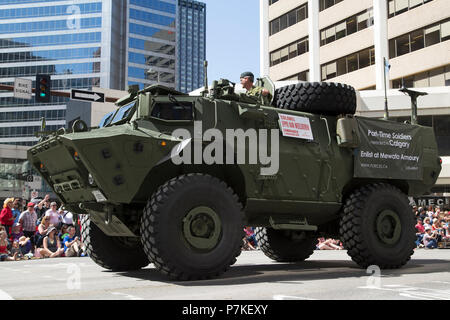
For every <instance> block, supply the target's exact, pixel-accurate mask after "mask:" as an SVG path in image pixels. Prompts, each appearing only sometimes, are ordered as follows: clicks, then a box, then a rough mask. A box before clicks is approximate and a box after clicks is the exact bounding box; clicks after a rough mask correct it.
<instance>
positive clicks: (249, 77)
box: [240, 72, 271, 102]
mask: <svg viewBox="0 0 450 320" xmlns="http://www.w3.org/2000/svg"><path fill="white" fill-rule="evenodd" d="M240 78H241V85H242V87H243V88H244V89H246V90H247V94H248V95H249V96H256V97H260V96H261V95H262V96H263V99H264V101H265V102H266V101H270V100H271V96H270V93H269V90H267V89H265V88H263V87H256V86H254V85H253V82H254V81H255V76H254V75H253V73H251V72H244V73H242V74H241V77H240Z"/></svg>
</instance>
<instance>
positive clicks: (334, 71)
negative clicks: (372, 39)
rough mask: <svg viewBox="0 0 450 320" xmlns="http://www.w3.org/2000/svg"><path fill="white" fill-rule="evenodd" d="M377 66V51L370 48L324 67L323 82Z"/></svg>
mask: <svg viewBox="0 0 450 320" xmlns="http://www.w3.org/2000/svg"><path fill="white" fill-rule="evenodd" d="M374 64H375V49H374V48H373V47H372V48H368V49H365V50H362V51H359V52H357V53H353V54H350V55H348V56H345V57H342V58H340V59H338V60H336V61H333V62H331V63H327V64H324V65H322V81H325V80H329V79H332V78H335V77H338V76H341V75H344V74H346V73H349V72H353V71H356V70H359V69H362V68H366V67H368V66H371V65H374Z"/></svg>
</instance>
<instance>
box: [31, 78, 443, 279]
mask: <svg viewBox="0 0 450 320" xmlns="http://www.w3.org/2000/svg"><path fill="white" fill-rule="evenodd" d="M259 85H261V86H265V87H266V88H268V89H269V91H270V92H271V93H272V97H273V98H272V101H271V102H270V105H263V102H262V101H263V99H260V98H258V97H251V96H248V95H246V94H243V93H237V92H235V87H234V84H232V83H231V82H229V81H227V80H220V81H214V82H213V86H212V87H211V88H207V89H205V90H204V91H203V92H202V93H201V94H199V95H196V96H192V95H186V94H183V93H180V92H177V91H175V90H172V89H170V88H166V87H164V86H161V85H153V86H150V87H148V88H146V89H145V90H142V91H137V90H136V91H130V94H129V95H128V96H126V97H124V98H123V99H121V100H119V101H118V102H117V106H118V109H117V110H116V111H115V112H113V113H111V114H108V115H106V116H105V118H104V119H103V120H102V123H101V124H100V126H99V127H98V128H88V127H87V126H86V124H85V123H84V122H82V121H77V122H76V123H74V125H73V128H72V129H70V130H65V129H60V130H59V131H58V132H56V133H55V134H53V135H51V136H48V137H45V138H43V140H42V141H41V142H40V143H39V144H37V145H36V146H34V147H32V148H31V149H30V150H29V153H28V158H29V161H30V162H31V163H32V165H33V166H34V167H35V168H36V170H38V171H39V172H40V174H41V175H42V177H43V178H44V179H45V180H46V181H47V183H48V184H49V185H50V186H51V187H52V188H53V190H54V192H55V193H56V194H57V195H58V196H59V198H60V200H61V201H62V202H64V204H65V205H66V207H67V209H68V210H71V211H72V212H74V213H77V214H81V215H82V219H81V220H82V237H83V241H84V242H85V244H86V245H87V251H88V254H89V256H90V257H91V258H92V259H93V260H94V261H95V262H96V263H97V264H99V265H101V266H102V267H104V268H106V269H111V270H133V269H139V268H142V267H145V266H147V265H148V264H149V263H153V264H154V265H155V266H156V268H157V269H158V270H159V271H160V272H162V273H163V274H165V275H167V276H169V277H170V278H173V279H181V280H188V279H191V280H193V279H204V278H210V277H215V276H218V275H220V274H221V273H223V272H225V271H226V270H227V269H228V268H229V267H230V266H231V265H232V264H233V263H234V262H235V261H236V258H237V256H239V254H240V252H241V247H242V244H243V236H244V233H243V228H244V226H253V227H255V228H256V237H257V240H258V241H259V245H260V247H261V249H262V251H263V252H264V253H265V254H266V255H267V256H269V257H270V258H272V259H274V260H276V261H285V262H298V261H303V260H305V259H307V258H308V257H309V256H310V255H311V254H312V253H313V250H314V248H315V246H316V243H317V238H318V237H319V236H326V237H333V238H340V239H342V241H343V243H344V246H345V248H346V249H347V251H348V254H349V255H350V256H351V258H352V259H353V260H354V261H355V262H356V263H357V264H358V265H360V266H361V267H367V266H369V265H378V266H379V267H381V268H397V267H400V266H402V265H404V264H405V263H406V262H407V261H408V260H409V259H410V257H411V255H412V254H413V249H414V247H415V244H414V241H415V229H414V225H415V222H414V215H413V214H412V211H411V208H410V206H409V202H408V196H415V195H421V194H423V193H425V192H427V191H429V189H430V188H431V187H432V186H433V184H434V183H435V182H436V179H437V177H438V175H439V173H440V170H441V164H440V158H439V156H438V150H437V145H436V141H435V137H434V133H433V130H432V128H428V127H423V126H419V125H412V124H404V123H396V122H392V121H383V120H377V119H367V118H363V117H357V116H355V115H354V114H355V109H356V96H355V91H354V89H353V88H351V87H349V86H346V85H341V84H334V83H297V84H293V85H289V86H285V87H282V88H279V89H276V90H275V89H274V85H273V83H272V82H271V81H270V79H268V78H264V79H259ZM266 104H267V103H266Z"/></svg>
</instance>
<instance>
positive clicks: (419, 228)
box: [413, 205, 450, 249]
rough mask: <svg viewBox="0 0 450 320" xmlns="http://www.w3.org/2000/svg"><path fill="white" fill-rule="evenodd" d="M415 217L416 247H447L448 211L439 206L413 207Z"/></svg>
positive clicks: (449, 237) (448, 233)
mask: <svg viewBox="0 0 450 320" xmlns="http://www.w3.org/2000/svg"><path fill="white" fill-rule="evenodd" d="M413 212H414V215H415V217H416V222H417V224H416V236H417V240H416V245H417V248H426V249H434V248H438V247H447V246H448V245H447V243H448V242H450V232H449V223H450V213H449V211H448V210H441V208H440V207H439V206H432V205H430V206H428V207H427V208H424V207H416V206H414V207H413Z"/></svg>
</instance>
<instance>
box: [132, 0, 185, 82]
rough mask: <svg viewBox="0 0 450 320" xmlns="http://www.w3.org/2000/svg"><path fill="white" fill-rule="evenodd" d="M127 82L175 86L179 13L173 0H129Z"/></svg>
mask: <svg viewBox="0 0 450 320" xmlns="http://www.w3.org/2000/svg"><path fill="white" fill-rule="evenodd" d="M128 2H129V5H128V17H129V20H128V24H127V39H128V40H127V42H128V50H127V52H128V57H127V61H128V63H127V84H128V85H133V84H138V85H139V87H140V88H141V89H143V88H144V87H147V86H149V85H151V84H155V83H157V82H159V83H161V84H162V85H165V86H167V87H171V88H175V66H176V56H175V51H176V50H175V48H176V13H177V5H176V2H175V0H173V1H168V0H164V1H160V0H150V1H149V0H128Z"/></svg>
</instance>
